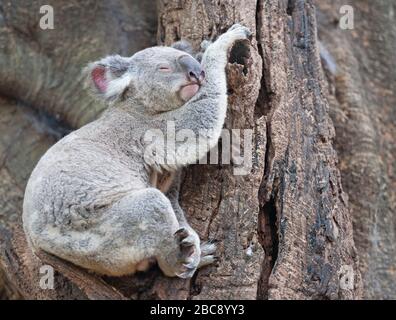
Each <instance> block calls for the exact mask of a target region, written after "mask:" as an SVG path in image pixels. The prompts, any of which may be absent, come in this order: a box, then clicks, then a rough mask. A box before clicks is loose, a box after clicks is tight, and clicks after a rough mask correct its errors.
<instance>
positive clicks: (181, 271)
mask: <svg viewBox="0 0 396 320" xmlns="http://www.w3.org/2000/svg"><path fill="white" fill-rule="evenodd" d="M175 237H176V241H177V242H178V245H179V250H180V251H179V254H178V259H177V263H176V269H177V270H175V274H176V275H177V276H178V277H180V278H191V277H192V275H193V274H194V272H195V270H197V268H198V265H199V262H200V260H201V249H200V240H199V237H198V235H197V234H196V233H195V231H194V230H192V229H189V228H180V229H179V230H177V231H176V232H175Z"/></svg>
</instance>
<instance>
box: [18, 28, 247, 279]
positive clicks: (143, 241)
mask: <svg viewBox="0 0 396 320" xmlns="http://www.w3.org/2000/svg"><path fill="white" fill-rule="evenodd" d="M250 35H251V32H250V31H249V29H247V28H246V27H244V26H241V25H238V24H236V25H233V26H232V27H231V28H230V29H229V30H228V31H227V32H226V33H224V34H222V35H221V36H220V37H219V38H218V39H217V40H216V41H214V42H213V43H211V44H209V45H207V48H206V50H205V51H204V53H203V55H202V59H201V60H202V62H201V63H199V62H198V61H197V60H196V59H195V58H194V57H193V56H192V55H191V54H189V53H188V52H186V51H182V50H179V49H177V46H176V47H175V48H173V47H165V46H158V47H152V48H147V49H144V50H142V51H139V52H137V53H135V54H134V55H133V56H131V57H121V56H118V55H115V56H109V57H106V58H104V59H102V60H100V61H97V62H94V63H91V64H89V65H88V66H87V67H86V69H85V71H84V72H85V76H86V85H87V87H88V88H89V89H90V90H91V92H92V93H93V94H94V95H95V96H96V97H97V98H98V99H101V100H102V101H105V103H106V104H107V105H108V107H107V109H106V110H105V111H104V112H103V113H102V115H101V116H100V117H99V118H98V119H97V120H95V121H93V122H91V123H89V124H87V125H85V126H84V127H82V128H80V129H79V130H76V131H74V132H72V133H70V134H69V135H67V136H65V137H64V138H63V139H61V140H60V141H58V142H57V143H56V144H55V145H54V146H52V147H51V148H50V149H49V150H48V151H47V152H46V153H45V154H44V156H43V157H42V158H41V159H40V161H39V163H38V164H37V166H36V167H35V169H34V170H33V172H32V174H31V177H30V179H29V181H28V184H27V187H26V191H25V197H24V204H23V227H24V231H25V234H26V236H27V239H28V243H29V245H30V247H31V248H32V250H33V252H38V250H43V251H45V252H48V253H50V254H53V255H55V256H57V257H60V258H62V259H64V260H67V261H69V262H72V263H73V264H75V265H77V266H80V267H82V268H85V269H88V270H90V271H92V272H95V273H98V274H101V275H109V276H122V275H128V274H133V273H135V272H136V271H145V270H147V269H148V267H149V266H150V265H151V263H152V262H155V261H156V262H157V263H158V266H159V267H160V269H161V270H162V271H163V273H164V274H165V275H166V276H169V277H175V276H177V277H180V278H189V277H192V275H193V274H194V272H195V271H196V270H197V268H200V267H202V266H205V265H208V264H211V263H213V262H214V261H215V255H214V253H215V249H216V246H215V244H214V243H213V242H206V243H202V244H201V242H200V239H199V236H198V235H197V233H196V232H195V231H194V230H193V229H192V228H191V227H190V226H189V224H188V222H187V220H186V218H185V217H184V214H183V211H182V209H181V207H180V206H179V203H178V197H179V183H180V172H181V168H182V167H184V166H186V165H188V164H192V163H195V162H196V161H197V160H199V158H201V157H204V156H206V153H207V152H208V151H209V150H210V148H212V147H213V146H215V145H216V144H217V141H218V139H219V137H220V134H221V129H222V126H223V124H224V119H225V116H226V109H227V84H226V74H225V66H226V64H227V59H228V58H227V52H228V51H229V50H230V48H231V47H232V46H233V44H234V43H235V42H236V41H240V40H246V39H248V38H249V37H250ZM169 122H171V123H173V125H174V127H175V128H174V129H175V131H176V132H178V131H180V130H186V129H188V130H190V131H192V132H194V133H196V134H197V135H199V136H200V139H202V140H203V141H204V142H206V143H204V144H203V146H201V145H200V146H199V148H195V147H196V146H195V145H193V143H192V142H188V140H187V141H176V142H175V143H176V146H177V147H182V149H183V150H185V151H186V150H187V151H186V152H183V153H177V152H176V153H175V154H174V155H173V157H172V160H173V161H168V162H166V161H165V162H164V161H159V159H160V157H159V154H161V151H158V152H154V151H155V148H153V147H156V146H157V145H156V144H158V150H161V146H160V145H159V144H160V142H161V141H163V139H162V137H161V133H163V132H166V131H167V130H166V129H167V126H168V123H169ZM148 131H150V132H152V133H153V134H152V138H153V139H152V140H151V141H150V144H148V143H147V142H146V141H145V139H143V137H144V136H145V134H146V133H147V132H148ZM157 134H158V136H156V135H157ZM165 138H166V139H171V137H169V136H165ZM189 144H190V145H189ZM149 147H150V148H149ZM190 147H191V148H190ZM194 148H195V149H194ZM147 150H149V151H147ZM150 150H151V151H150ZM189 150H190V151H189ZM192 150H194V151H192ZM150 152H151V153H150Z"/></svg>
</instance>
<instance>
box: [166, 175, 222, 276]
mask: <svg viewBox="0 0 396 320" xmlns="http://www.w3.org/2000/svg"><path fill="white" fill-rule="evenodd" d="M181 174H182V171H181V170H178V171H177V172H176V173H175V177H174V179H173V182H172V185H171V187H170V189H169V190H168V192H167V193H166V196H167V197H168V198H169V200H170V202H171V205H172V208H173V210H174V212H175V215H176V218H177V220H178V221H179V224H180V226H181V227H183V228H186V229H187V230H189V232H190V233H191V234H195V235H196V237H199V236H198V235H197V233H196V232H195V230H194V229H192V228H191V227H190V225H189V224H188V222H187V219H186V217H185V216H184V212H183V209H182V208H181V207H180V204H179V190H180V182H181ZM215 251H216V245H215V243H213V242H212V241H208V242H204V243H201V257H200V261H199V265H198V268H201V267H203V266H206V265H209V264H212V263H214V262H215V261H216V257H215V256H214V253H215Z"/></svg>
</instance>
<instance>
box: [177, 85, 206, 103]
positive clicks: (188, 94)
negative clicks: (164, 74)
mask: <svg viewBox="0 0 396 320" xmlns="http://www.w3.org/2000/svg"><path fill="white" fill-rule="evenodd" d="M200 87H201V86H200V85H199V84H198V83H196V82H195V83H189V84H187V85H185V86H182V87H181V89H180V98H181V99H182V100H183V101H188V100H190V99H191V98H192V97H193V96H195V95H196V93H197V92H198V90H199V88H200Z"/></svg>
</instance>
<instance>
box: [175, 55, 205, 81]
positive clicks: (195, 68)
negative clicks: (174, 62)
mask: <svg viewBox="0 0 396 320" xmlns="http://www.w3.org/2000/svg"><path fill="white" fill-rule="evenodd" d="M179 64H180V67H181V68H182V70H183V71H184V72H185V73H186V75H187V76H188V78H189V79H190V80H192V81H194V80H195V81H198V82H202V80H203V79H204V78H205V72H204V71H203V69H202V67H201V64H200V63H199V62H198V61H197V60H195V59H194V58H193V57H191V56H188V55H185V56H181V57H180V58H179Z"/></svg>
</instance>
